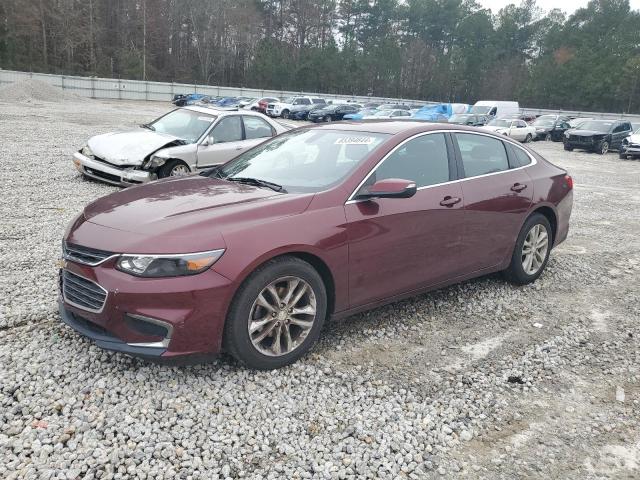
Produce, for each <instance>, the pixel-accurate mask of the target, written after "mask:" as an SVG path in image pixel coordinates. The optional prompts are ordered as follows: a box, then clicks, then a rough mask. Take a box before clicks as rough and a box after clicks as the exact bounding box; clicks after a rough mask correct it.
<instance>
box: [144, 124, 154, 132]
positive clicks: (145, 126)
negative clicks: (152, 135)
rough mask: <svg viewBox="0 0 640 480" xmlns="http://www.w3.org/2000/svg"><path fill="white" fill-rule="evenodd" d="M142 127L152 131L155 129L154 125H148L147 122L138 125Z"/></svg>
mask: <svg viewBox="0 0 640 480" xmlns="http://www.w3.org/2000/svg"><path fill="white" fill-rule="evenodd" d="M140 126H141V127H142V128H146V129H148V130H151V131H152V132H155V131H156V127H154V126H153V125H149V124H148V123H143V124H142V125H140Z"/></svg>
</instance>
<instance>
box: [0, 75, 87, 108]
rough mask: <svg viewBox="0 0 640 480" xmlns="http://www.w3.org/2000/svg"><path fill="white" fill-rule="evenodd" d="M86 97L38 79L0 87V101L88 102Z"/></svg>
mask: <svg viewBox="0 0 640 480" xmlns="http://www.w3.org/2000/svg"><path fill="white" fill-rule="evenodd" d="M89 101H91V100H90V99H88V98H84V97H81V96H79V95H75V94H73V93H69V92H65V91H64V90H63V89H61V88H58V87H55V86H53V85H50V84H48V83H46V82H41V81H40V80H33V79H29V80H22V81H20V82H15V83H11V84H9V85H5V86H3V87H0V102H8V103H35V102H51V103H66V102H73V103H76V102H89Z"/></svg>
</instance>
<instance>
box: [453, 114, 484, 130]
mask: <svg viewBox="0 0 640 480" xmlns="http://www.w3.org/2000/svg"><path fill="white" fill-rule="evenodd" d="M487 120H488V119H487V117H486V116H484V115H476V114H473V113H461V114H458V115H453V116H451V117H450V118H449V123H455V124H456V125H471V126H472V127H481V126H483V125H486V124H487Z"/></svg>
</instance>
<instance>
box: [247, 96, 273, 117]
mask: <svg viewBox="0 0 640 480" xmlns="http://www.w3.org/2000/svg"><path fill="white" fill-rule="evenodd" d="M279 101H280V99H279V98H275V97H263V98H260V99H258V100H256V101H255V102H253V103H250V104H249V105H247V106H246V107H245V108H246V109H247V110H253V111H254V112H261V113H265V114H266V113H267V105H268V104H269V103H272V102H279Z"/></svg>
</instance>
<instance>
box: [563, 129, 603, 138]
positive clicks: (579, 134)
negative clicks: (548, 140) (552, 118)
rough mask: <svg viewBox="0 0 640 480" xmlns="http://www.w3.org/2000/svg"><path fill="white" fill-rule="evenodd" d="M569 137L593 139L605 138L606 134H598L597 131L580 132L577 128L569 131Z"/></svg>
mask: <svg viewBox="0 0 640 480" xmlns="http://www.w3.org/2000/svg"><path fill="white" fill-rule="evenodd" d="M569 135H575V136H577V137H595V136H597V135H600V136H603V137H604V136H605V135H607V132H598V131H597V130H580V129H578V128H576V129H573V130H569Z"/></svg>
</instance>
